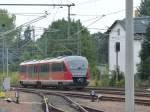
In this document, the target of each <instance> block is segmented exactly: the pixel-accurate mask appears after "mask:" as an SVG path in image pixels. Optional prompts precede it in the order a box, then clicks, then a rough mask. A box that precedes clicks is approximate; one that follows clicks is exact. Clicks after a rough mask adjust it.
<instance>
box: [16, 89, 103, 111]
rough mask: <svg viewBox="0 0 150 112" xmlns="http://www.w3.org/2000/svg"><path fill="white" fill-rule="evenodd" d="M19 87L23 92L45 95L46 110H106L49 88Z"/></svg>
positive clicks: (44, 105)
mask: <svg viewBox="0 0 150 112" xmlns="http://www.w3.org/2000/svg"><path fill="white" fill-rule="evenodd" d="M18 89H19V90H20V91H22V92H30V93H36V94H38V95H40V96H41V97H43V99H44V100H43V101H44V103H43V108H44V112H104V111H102V110H96V109H93V108H90V107H86V106H83V105H80V104H78V103H76V102H74V101H72V100H71V99H70V98H69V97H67V96H66V95H65V94H62V93H60V92H50V91H47V90H40V89H26V88H18ZM54 96H55V97H54ZM50 97H51V98H50ZM56 97H57V98H56ZM56 99H57V100H58V101H61V103H60V102H57V100H56ZM60 99H61V100H60Z"/></svg>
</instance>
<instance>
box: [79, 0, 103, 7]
mask: <svg viewBox="0 0 150 112" xmlns="http://www.w3.org/2000/svg"><path fill="white" fill-rule="evenodd" d="M99 1H101V0H87V1H84V2H81V3H78V4H76V5H77V6H79V5H85V4H89V3H93V2H99Z"/></svg>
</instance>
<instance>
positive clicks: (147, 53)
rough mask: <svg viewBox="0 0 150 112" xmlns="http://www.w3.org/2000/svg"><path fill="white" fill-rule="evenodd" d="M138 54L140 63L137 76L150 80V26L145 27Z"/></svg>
mask: <svg viewBox="0 0 150 112" xmlns="http://www.w3.org/2000/svg"><path fill="white" fill-rule="evenodd" d="M143 40H144V41H143V43H142V50H141V52H140V58H141V63H140V67H139V76H140V78H141V79H144V80H147V79H150V24H149V25H148V27H147V30H146V33H145V36H144V39H143Z"/></svg>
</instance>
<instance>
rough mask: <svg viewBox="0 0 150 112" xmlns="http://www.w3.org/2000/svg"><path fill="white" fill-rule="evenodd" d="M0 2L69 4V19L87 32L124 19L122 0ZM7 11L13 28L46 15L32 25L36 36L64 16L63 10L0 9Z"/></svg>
mask: <svg viewBox="0 0 150 112" xmlns="http://www.w3.org/2000/svg"><path fill="white" fill-rule="evenodd" d="M133 1H134V9H135V8H136V7H138V6H139V5H140V2H141V0H133ZM0 3H1V4H3V3H6V4H9V3H16V4H17V3H18V4H19V3H26V4H28V3H29V4H30V3H33V4H38V3H40V4H71V3H74V4H75V6H72V7H71V19H74V20H78V19H80V21H81V22H82V24H83V25H84V26H85V27H87V28H88V30H89V31H90V33H96V32H98V31H100V32H105V31H106V30H107V29H108V27H110V26H111V25H112V24H113V22H114V21H115V20H121V19H123V18H125V0H11V2H10V0H0ZM0 8H1V9H7V10H8V12H9V13H10V14H16V26H19V25H22V24H24V23H26V22H29V21H31V20H33V19H36V18H38V17H39V16H42V15H44V14H45V11H47V13H49V15H48V16H47V17H46V18H44V19H42V20H40V21H37V22H36V23H33V24H30V25H31V26H34V27H36V34H37V35H40V34H41V33H42V31H43V30H42V29H43V28H47V27H48V26H49V25H50V24H51V23H52V22H53V21H56V20H58V19H62V18H65V19H67V16H68V8H67V7H50V6H49V7H39V6H38V7H37V6H36V7H35V6H0Z"/></svg>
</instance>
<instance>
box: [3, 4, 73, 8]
mask: <svg viewBox="0 0 150 112" xmlns="http://www.w3.org/2000/svg"><path fill="white" fill-rule="evenodd" d="M1 5H2V6H54V7H55V6H67V7H71V6H75V4H74V3H72V4H0V6H1Z"/></svg>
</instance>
